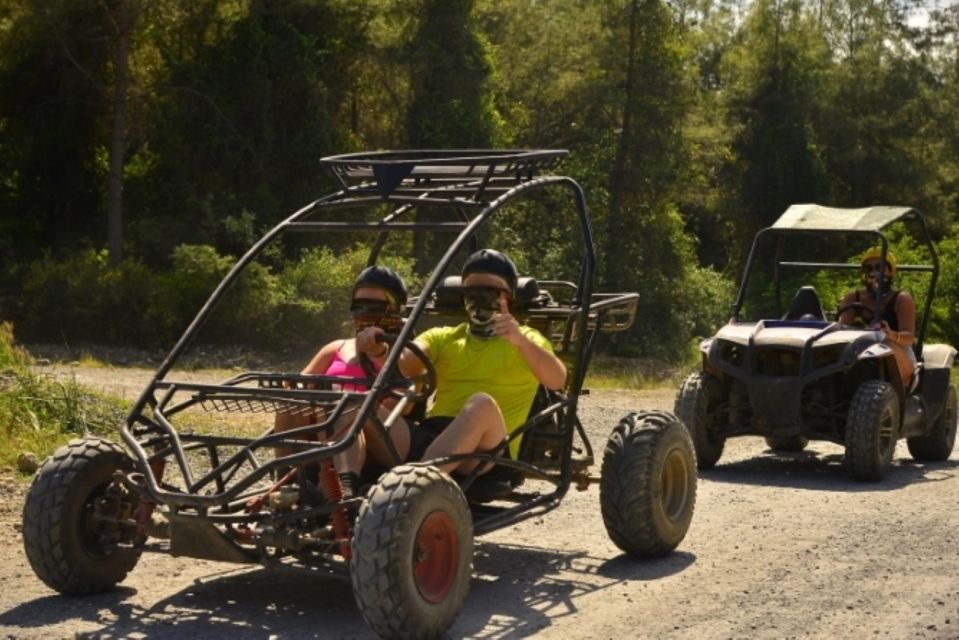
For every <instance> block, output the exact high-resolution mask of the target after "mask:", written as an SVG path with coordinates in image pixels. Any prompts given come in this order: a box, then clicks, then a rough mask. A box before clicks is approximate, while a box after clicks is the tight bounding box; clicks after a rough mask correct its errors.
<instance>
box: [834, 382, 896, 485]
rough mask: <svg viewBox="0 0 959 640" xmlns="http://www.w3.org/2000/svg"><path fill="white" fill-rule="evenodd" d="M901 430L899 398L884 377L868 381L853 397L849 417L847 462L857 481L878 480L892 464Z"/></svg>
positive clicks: (847, 420)
mask: <svg viewBox="0 0 959 640" xmlns="http://www.w3.org/2000/svg"><path fill="white" fill-rule="evenodd" d="M898 430H899V398H898V397H897V395H896V390H895V389H894V388H893V386H892V385H891V384H889V383H888V382H886V381H884V380H867V381H866V382H864V383H862V385H860V387H859V388H858V389H856V393H854V394H853V396H852V402H851V403H850V405H849V412H848V414H847V417H846V464H847V466H848V467H849V470H850V472H851V473H852V476H853V477H854V478H856V479H857V480H866V481H869V482H878V481H879V480H882V478H883V476H885V475H886V472H887V471H889V467H890V466H891V465H892V455H893V453H894V452H895V450H896V433H897V431H898Z"/></svg>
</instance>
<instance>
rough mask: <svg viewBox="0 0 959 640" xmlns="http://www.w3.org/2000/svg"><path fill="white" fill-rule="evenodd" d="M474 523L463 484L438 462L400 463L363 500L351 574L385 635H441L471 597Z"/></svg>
mask: <svg viewBox="0 0 959 640" xmlns="http://www.w3.org/2000/svg"><path fill="white" fill-rule="evenodd" d="M472 565H473V522H472V516H471V514H470V510H469V506H468V505H467V503H466V498H465V497H464V496H463V492H462V490H461V489H460V487H459V485H458V484H456V482H455V481H454V480H453V479H452V478H451V477H450V476H449V475H447V474H445V473H443V472H442V471H440V470H439V469H437V468H436V467H432V466H412V465H401V466H398V467H394V468H393V469H392V470H390V471H389V472H388V473H386V474H385V475H384V476H383V477H382V478H381V479H380V481H379V482H378V483H377V484H376V485H374V487H373V489H372V491H370V493H369V495H368V496H367V498H366V500H364V501H363V505H362V506H361V507H360V512H359V515H358V516H357V519H356V526H355V528H354V534H353V556H352V558H351V560H350V578H351V580H352V583H353V595H354V596H355V598H356V604H357V606H358V607H359V609H360V612H361V613H362V614H363V617H364V618H365V619H366V622H367V624H369V626H370V627H371V628H372V629H373V631H375V632H376V633H377V634H378V635H379V636H380V637H382V638H435V637H437V636H440V635H442V634H443V632H445V631H446V630H447V629H448V628H449V627H450V625H451V624H453V621H454V620H455V619H456V616H457V615H458V614H459V611H460V609H461V608H462V607H463V602H464V601H465V600H466V594H467V593H468V592H469V583H470V577H471V573H472Z"/></svg>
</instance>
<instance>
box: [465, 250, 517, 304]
mask: <svg viewBox="0 0 959 640" xmlns="http://www.w3.org/2000/svg"><path fill="white" fill-rule="evenodd" d="M471 273H491V274H493V275H494V276H499V277H501V278H502V279H503V280H505V281H506V284H508V285H509V293H510V295H511V296H512V295H515V293H516V281H517V280H518V279H519V273H518V272H517V271H516V265H515V264H513V261H512V260H510V259H509V258H507V257H506V255H505V254H503V253H500V252H499V251H497V250H496V249H480V250H479V251H477V252H476V253H474V254H473V255H471V256H470V257H469V258H467V259H466V262H464V263H463V272H462V274H461V275H462V277H463V279H464V280H465V279H466V276H468V275H470V274H471Z"/></svg>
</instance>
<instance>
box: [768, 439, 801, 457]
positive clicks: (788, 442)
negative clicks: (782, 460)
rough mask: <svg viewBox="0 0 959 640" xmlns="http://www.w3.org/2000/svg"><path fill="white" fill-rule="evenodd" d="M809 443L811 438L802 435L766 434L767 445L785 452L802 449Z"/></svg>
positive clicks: (774, 449)
mask: <svg viewBox="0 0 959 640" xmlns="http://www.w3.org/2000/svg"><path fill="white" fill-rule="evenodd" d="M808 444H809V439H808V438H804V437H802V436H766V446H767V447H769V448H770V449H772V450H773V451H779V452H783V453H795V452H798V451H802V450H803V449H805V448H806V445H808Z"/></svg>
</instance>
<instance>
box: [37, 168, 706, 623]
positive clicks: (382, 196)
mask: <svg viewBox="0 0 959 640" xmlns="http://www.w3.org/2000/svg"><path fill="white" fill-rule="evenodd" d="M565 154H566V152H565V151H559V150H537V151H526V150H508V151H505V150H504V151H495V150H494V151H474V150H469V151H397V152H374V153H359V154H351V155H342V156H335V157H329V158H324V159H323V160H322V163H323V164H324V165H325V166H326V167H327V168H329V169H330V170H332V172H333V175H334V176H335V178H336V179H337V180H338V182H339V184H340V189H339V190H338V191H336V192H335V193H332V194H331V195H328V196H326V197H324V198H321V199H319V200H316V201H315V202H312V203H310V204H308V205H307V206H305V207H303V208H302V209H300V210H299V211H297V212H295V213H294V214H292V215H291V216H290V217H289V218H287V219H286V220H284V221H283V222H282V223H281V224H279V225H278V226H277V227H276V228H274V229H273V230H271V231H270V232H269V233H267V234H266V236H264V237H263V238H262V239H261V240H260V241H259V242H257V243H256V244H255V245H254V246H253V247H252V248H251V249H250V250H249V252H248V253H247V254H246V255H244V256H243V257H242V258H241V259H240V260H239V262H238V263H237V264H236V266H235V267H234V268H233V269H232V270H231V271H230V273H229V274H228V275H227V276H226V277H225V278H224V280H223V281H222V283H221V284H220V285H219V286H218V287H217V289H216V290H215V291H214V292H213V294H212V296H211V297H210V299H209V300H208V301H207V303H206V305H205V306H204V307H203V308H202V309H201V311H200V312H199V314H198V315H197V317H196V319H195V320H194V321H193V323H192V324H191V325H190V327H189V328H188V329H187V330H186V332H185V334H184V335H183V337H182V338H181V339H180V341H179V342H178V343H177V345H176V346H175V347H174V348H173V350H172V352H171V353H170V355H169V356H168V357H167V359H166V360H165V361H164V362H163V364H162V365H161V366H160V368H159V369H158V371H157V372H156V375H155V377H154V379H153V381H152V382H151V383H150V384H149V386H148V387H147V388H146V390H145V391H144V392H143V394H142V396H141V397H140V398H139V400H138V401H137V402H136V404H135V406H134V407H133V409H132V411H131V412H130V415H129V416H128V418H127V420H126V422H125V423H124V424H123V425H122V427H121V429H120V434H121V436H122V438H123V441H124V444H125V445H126V450H125V449H124V448H121V447H120V446H118V445H116V444H113V443H111V442H108V441H106V440H102V439H98V438H85V439H81V440H74V441H73V442H71V443H69V444H68V445H67V446H65V447H63V448H61V449H60V450H58V451H57V452H56V453H54V454H53V456H51V457H50V458H49V459H47V460H46V461H45V463H44V464H43V466H42V468H41V469H40V470H39V472H38V474H37V476H36V477H35V479H34V482H33V484H32V486H31V488H30V491H29V494H28V496H27V500H26V505H25V508H24V517H23V537H24V542H25V546H26V551H27V555H28V557H29V560H30V563H31V565H32V566H33V569H34V571H35V572H36V573H37V575H38V576H39V577H40V578H41V579H42V580H43V581H44V582H45V583H46V584H48V585H49V586H50V587H52V588H53V589H55V590H57V591H59V592H61V593H64V594H73V595H82V594H90V593H96V592H101V591H104V590H107V589H110V588H112V587H114V586H115V585H116V584H117V583H119V582H120V581H122V580H123V579H124V577H125V576H126V575H127V573H128V572H129V571H130V570H132V569H133V568H134V566H135V565H136V563H137V560H138V559H139V557H140V554H141V553H143V552H144V551H159V552H165V553H169V554H172V555H177V556H188V557H193V558H204V559H213V560H222V561H229V562H238V563H260V564H263V565H267V566H269V565H272V564H274V563H277V562H284V563H289V564H295V565H299V566H303V567H309V568H311V569H319V570H325V571H328V572H329V573H332V574H336V575H341V576H344V577H345V576H349V577H350V579H351V582H352V588H353V592H354V595H355V598H356V602H357V604H358V606H359V609H360V611H361V612H362V614H363V616H364V617H365V619H366V621H367V622H368V623H369V625H370V626H371V627H372V628H373V629H374V630H375V631H376V632H377V633H378V634H379V635H381V636H383V637H410V638H413V637H430V636H436V635H438V634H441V633H442V632H443V631H444V630H445V629H447V628H448V627H449V625H451V624H452V622H453V620H454V619H455V617H456V615H457V613H458V611H459V610H460V608H461V606H462V604H463V602H464V599H465V597H466V594H467V591H468V587H469V581H470V574H471V567H472V553H473V537H474V535H481V534H484V533H487V532H491V531H494V530H496V529H500V528H502V527H506V526H509V525H512V524H514V523H517V522H519V521H521V520H525V519H527V518H530V517H534V516H539V515H541V514H543V513H545V512H547V511H550V510H551V509H553V508H555V507H557V506H558V505H559V503H560V501H561V500H562V498H563V496H564V495H565V494H566V492H567V491H568V489H569V488H570V486H571V485H575V486H576V487H577V488H578V489H581V490H584V489H586V488H587V487H588V485H589V484H590V483H591V482H599V484H600V506H601V510H602V515H603V520H604V522H605V525H606V529H607V531H608V533H609V535H610V537H611V538H612V540H613V541H614V542H615V544H616V545H617V546H619V547H620V548H621V549H623V550H624V551H626V552H627V553H629V554H631V555H634V556H640V557H645V556H660V555H663V554H666V553H668V552H669V551H671V550H672V549H674V548H675V547H676V546H677V545H678V544H679V542H680V541H681V540H682V539H683V537H684V536H685V534H686V531H687V529H688V527H689V524H690V520H691V518H692V513H693V506H694V502H695V493H696V473H695V466H696V462H695V458H694V453H693V448H692V442H691V439H690V437H689V435H688V433H687V431H686V429H685V427H684V426H683V425H682V423H680V422H679V421H678V420H677V419H676V418H675V417H674V416H672V415H671V414H669V413H663V412H645V413H634V414H630V415H628V416H626V417H624V418H623V419H622V420H621V421H620V423H619V424H618V425H616V426H615V428H614V429H613V431H612V435H611V436H610V438H609V441H608V443H607V445H606V449H605V451H604V453H603V461H602V471H601V474H600V477H598V478H597V477H595V476H593V475H591V474H590V466H591V465H592V464H593V462H594V459H593V450H592V448H591V447H590V444H589V441H588V439H587V437H586V432H585V430H584V428H583V425H582V424H581V423H580V420H579V418H578V417H577V405H578V401H579V398H580V395H581V394H582V393H583V380H584V377H585V375H586V370H587V366H588V365H589V362H590V359H591V356H592V355H593V352H594V349H595V346H596V341H597V337H598V335H599V332H600V331H604V330H611V331H617V330H623V329H626V328H627V327H629V326H630V325H631V323H632V321H633V319H634V317H635V313H636V305H637V300H638V295H637V294H635V293H614V294H603V293H595V292H594V291H593V274H594V266H595V255H594V249H593V246H594V245H593V238H592V231H591V227H590V221H589V218H588V214H587V210H586V204H585V199H584V195H583V192H582V190H581V188H580V186H579V185H578V184H577V183H576V182H575V181H574V180H572V179H571V178H568V177H563V176H551V175H539V174H541V173H543V172H545V171H548V170H550V169H552V168H553V167H555V166H556V165H557V164H558V162H559V161H560V160H561V158H562V157H563V156H564V155H565ZM541 192H546V193H553V194H554V196H553V200H551V201H550V202H551V203H552V205H553V206H551V207H550V209H549V211H550V213H549V215H550V217H552V216H553V215H555V214H556V209H555V208H554V206H555V205H556V203H557V202H558V201H557V199H556V198H557V197H559V198H562V199H565V201H566V205H565V206H566V208H567V210H568V212H569V213H570V214H571V217H572V219H573V222H572V223H571V228H573V229H574V230H576V231H577V232H578V233H579V236H580V237H579V238H578V239H576V240H573V241H572V242H573V245H572V246H573V248H574V250H576V251H578V254H579V259H580V261H581V262H580V264H579V265H578V266H577V265H575V264H574V265H573V266H572V272H573V273H576V274H577V275H576V276H575V277H574V278H573V279H574V280H575V282H574V281H570V280H569V279H566V280H562V279H560V280H539V281H537V280H535V279H533V278H522V279H521V280H520V283H519V286H518V292H517V296H516V299H515V301H514V309H513V313H514V314H515V315H516V316H517V317H518V318H520V319H521V320H522V321H524V322H526V323H528V324H529V325H531V326H533V327H536V328H538V329H539V330H540V331H541V332H542V333H543V334H544V335H545V336H547V337H548V338H550V339H551V341H552V342H553V344H554V346H555V348H556V350H557V353H559V354H560V355H561V357H563V358H564V359H565V362H566V364H567V367H568V370H569V376H568V382H567V384H566V388H565V389H564V390H563V391H561V392H557V391H549V390H545V389H540V391H539V392H538V395H537V399H536V401H535V402H534V406H533V407H532V408H531V410H530V413H529V417H528V420H527V421H526V422H525V423H524V424H523V425H522V426H521V427H519V428H518V429H517V430H516V431H514V432H513V433H512V436H511V438H512V439H516V438H521V448H520V454H519V455H518V456H517V459H516V460H513V459H511V458H508V459H504V458H503V457H498V456H497V455H496V454H497V453H498V452H495V451H494V452H489V453H483V454H471V455H469V456H456V457H450V458H444V459H441V460H433V461H422V462H412V463H404V461H403V460H400V459H399V456H398V455H395V454H396V450H395V447H393V445H392V443H391V441H390V440H389V438H388V437H387V432H388V430H389V429H390V427H391V425H393V424H394V423H395V421H396V420H397V416H399V415H401V414H402V413H404V412H405V410H406V408H407V407H410V406H411V405H412V406H415V405H417V404H418V403H422V402H424V401H426V399H427V398H428V396H429V395H430V393H431V391H432V389H433V387H434V385H435V372H434V370H433V368H432V365H431V364H430V363H429V361H428V359H427V358H426V357H425V355H424V354H423V353H422V351H417V349H416V346H415V344H414V343H413V342H412V340H413V338H414V336H415V331H416V327H417V325H418V324H420V325H421V326H422V325H425V324H429V323H430V322H433V323H440V322H443V323H446V324H449V323H451V322H455V323H459V322H461V321H463V319H464V314H463V309H462V301H461V297H460V296H461V292H460V291H459V290H458V287H459V285H460V283H459V279H458V277H456V276H450V275H448V274H452V273H456V272H457V261H458V260H461V259H462V258H464V257H465V256H466V255H467V254H468V253H469V252H470V251H472V250H475V249H476V248H477V247H478V234H480V233H481V232H483V230H484V229H486V228H487V227H489V226H490V223H488V221H489V220H490V219H491V218H493V217H495V216H497V215H498V214H500V213H501V212H502V211H503V210H504V209H505V208H507V207H506V205H508V204H511V203H513V202H514V201H522V202H526V201H527V200H528V198H529V196H531V195H534V194H537V193H541ZM371 211H372V212H373V213H370V212H371ZM361 212H365V213H361ZM377 212H380V213H377ZM424 212H425V213H426V215H422V216H421V215H420V214H421V213H424ZM324 215H325V216H326V217H324ZM331 218H332V219H331ZM552 222H553V221H552V220H549V221H546V222H545V224H547V225H549V224H551V223H552ZM334 232H351V233H356V232H366V233H368V234H372V235H373V241H372V243H371V246H372V250H371V253H370V255H369V264H374V263H376V262H377V261H378V259H379V258H380V255H381V252H382V251H383V250H384V247H390V246H393V247H396V246H402V247H408V245H398V244H396V242H395V240H396V238H395V236H396V234H398V233H400V234H401V233H402V232H419V233H428V234H434V237H435V234H439V233H449V234H451V236H449V237H452V238H453V239H452V241H451V242H450V243H449V245H448V249H447V250H446V252H445V254H443V255H442V257H441V258H440V259H439V260H438V263H437V264H436V268H435V269H434V270H433V272H432V273H431V274H430V275H429V276H428V279H427V280H426V282H425V285H424V286H423V288H422V291H421V292H420V294H419V295H418V296H416V297H414V298H411V300H410V301H409V303H408V304H407V309H406V316H407V317H406V321H405V323H403V324H402V326H401V328H400V329H399V331H398V332H397V333H396V335H393V336H392V337H390V338H389V339H390V340H393V341H395V343H396V344H398V345H404V346H406V347H408V348H410V349H412V350H414V351H417V353H418V354H419V356H420V358H421V359H422V360H423V361H424V364H425V365H427V373H426V374H425V375H424V376H421V377H420V378H419V379H416V380H410V379H405V378H403V377H402V376H401V375H399V373H398V366H397V364H398V359H399V358H398V354H399V353H400V352H401V351H403V349H391V351H390V354H391V355H390V356H389V357H388V358H387V360H386V363H385V364H384V366H383V368H382V369H381V370H380V372H379V373H378V374H373V375H370V376H368V377H367V378H363V379H353V380H344V379H343V378H330V377H327V376H318V375H301V374H296V373H286V372H279V373H275V372H259V371H249V372H245V373H239V374H237V375H234V376H232V377H230V378H229V379H226V380H224V381H223V382H221V383H219V384H201V383H197V382H194V381H190V380H189V379H188V378H183V379H176V378H173V377H171V375H170V372H171V370H172V367H173V365H174V362H175V361H177V359H178V358H180V357H181V355H182V353H183V351H184V349H185V348H186V345H187V344H188V343H189V342H190V341H191V340H193V338H194V336H195V334H196V333H197V331H198V330H199V328H200V327H201V325H203V324H204V322H205V321H207V319H208V316H209V315H210V314H211V312H212V310H213V308H214V306H215V305H216V304H217V303H218V301H219V299H220V298H221V297H222V296H223V293H224V291H225V290H226V289H227V288H228V287H230V285H231V283H233V282H234V280H236V279H237V277H238V275H239V274H240V273H241V272H242V271H244V269H246V268H247V266H248V265H249V264H250V263H251V261H252V260H253V258H254V257H255V256H257V255H258V254H260V253H261V252H263V251H264V250H265V248H266V246H267V245H268V244H269V243H270V242H271V241H274V240H276V239H277V238H278V237H280V236H281V235H283V234H290V233H300V234H319V235H320V236H321V237H322V236H323V235H324V234H329V233H334ZM406 237H407V238H408V237H409V236H406ZM391 242H393V244H390V243H391ZM351 383H355V385H362V388H368V389H369V390H368V391H349V390H347V389H351V388H355V386H354V385H353V384H351ZM388 396H392V401H393V402H395V408H394V409H393V410H392V412H390V413H389V415H388V416H387V417H385V418H384V417H382V414H379V413H378V412H377V410H376V408H377V407H378V406H379V405H380V404H381V402H382V401H383V400H384V399H385V398H387V397H388ZM351 411H352V412H354V413H355V418H354V420H353V422H352V427H351V428H349V430H348V431H347V432H346V433H345V434H343V435H341V436H340V437H338V438H334V437H332V436H331V432H332V429H331V427H332V425H333V424H334V422H336V421H337V420H338V419H339V418H340V417H341V416H343V415H348V414H349V412H351ZM210 412H213V413H216V412H231V414H230V416H231V418H233V416H234V415H236V419H237V420H239V419H241V418H245V419H247V420H249V419H250V416H251V415H252V416H253V419H254V420H256V419H259V420H260V421H261V422H262V424H261V425H260V429H259V431H257V435H255V436H253V437H241V436H238V435H232V434H231V435H222V434H216V433H214V434H206V433H201V432H200V431H199V430H194V429H193V428H192V427H193V425H194V422H195V421H198V420H200V418H198V417H197V416H198V414H199V415H200V416H201V417H202V416H203V415H207V414H208V413H210ZM278 412H285V413H287V414H293V415H296V414H303V415H309V416H313V417H314V420H312V421H311V423H310V424H308V425H307V426H303V427H296V428H294V429H292V430H288V431H283V432H274V430H273V428H272V425H273V416H274V415H275V414H276V413H278ZM240 414H246V416H243V415H240ZM368 420H372V421H374V423H375V425H376V429H377V432H378V433H379V437H381V438H383V441H384V443H387V444H388V446H389V447H391V450H392V452H393V454H394V457H395V463H396V465H395V466H393V467H392V468H390V469H389V470H387V471H386V472H384V473H383V474H382V475H381V476H380V477H378V478H375V479H374V480H375V483H374V484H373V485H372V488H370V489H369V490H368V491H367V492H365V493H364V494H363V495H360V496H357V497H354V498H350V499H344V498H343V493H342V485H341V484H340V479H339V478H338V476H337V474H336V472H335V470H334V468H333V466H332V462H331V459H332V456H333V455H334V454H337V453H339V452H342V451H344V450H345V449H347V448H348V447H350V446H351V445H352V444H353V443H354V442H355V441H356V440H357V438H358V436H359V434H360V431H361V425H363V424H364V423H365V422H367V421H368ZM197 424H200V422H197ZM411 428H416V427H415V424H414V425H413V426H412V427H411ZM276 447H283V448H285V450H287V451H289V453H287V454H285V455H282V456H281V457H274V448H276ZM127 450H129V452H130V453H127ZM131 454H132V455H131ZM469 457H473V458H477V459H482V460H486V461H490V462H495V463H496V464H497V465H501V466H505V467H507V468H508V469H507V471H509V473H506V474H496V477H495V479H492V480H487V479H486V477H485V476H482V475H481V476H478V477H476V476H470V477H465V478H458V479H456V480H454V479H453V478H452V477H451V476H450V475H447V474H446V473H443V472H441V471H440V470H439V469H438V468H437V467H436V466H435V464H437V463H441V462H444V461H451V460H454V459H462V458H469ZM311 464H312V465H313V466H314V467H317V466H318V467H319V472H318V474H317V475H316V476H315V477H313V478H311V477H308V474H306V473H305V472H304V469H305V468H307V467H308V466H309V465H311Z"/></svg>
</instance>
